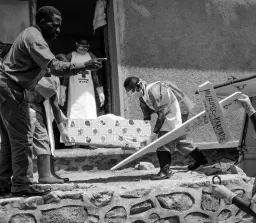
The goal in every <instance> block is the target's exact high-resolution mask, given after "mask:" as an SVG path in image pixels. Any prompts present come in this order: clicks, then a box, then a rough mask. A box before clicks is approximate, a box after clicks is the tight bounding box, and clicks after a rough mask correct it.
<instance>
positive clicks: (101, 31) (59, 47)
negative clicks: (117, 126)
mask: <svg viewBox="0 0 256 223" xmlns="http://www.w3.org/2000/svg"><path fill="white" fill-rule="evenodd" d="M45 5H51V6H54V7H56V8H57V9H58V10H59V11H60V12H61V14H62V18H63V23H62V30H61V34H60V36H59V37H58V39H57V40H55V41H53V42H52V43H51V44H50V45H51V50H52V51H53V52H54V53H55V54H58V53H65V54H68V53H70V52H72V51H74V50H75V43H76V41H77V39H79V38H81V37H82V38H85V39H86V40H87V41H88V42H89V44H90V51H91V52H92V53H93V54H94V55H96V57H107V56H106V55H107V52H106V49H108V47H107V46H106V44H107V41H106V39H107V37H106V33H107V30H106V29H107V26H104V27H100V28H98V29H97V30H96V31H95V32H94V30H93V18H94V11H95V6H96V0H86V1H84V0H72V1H59V0H37V8H40V7H42V6H45ZM105 43H106V44H105ZM107 63H108V62H104V67H103V68H102V69H101V70H100V71H99V79H100V82H101V84H102V85H103V87H104V91H105V96H106V102H105V106H104V107H103V108H99V100H98V96H97V94H96V102H97V110H98V115H102V114H106V113H110V112H111V106H110V105H111V102H110V101H111V96H110V92H111V90H110V82H111V81H110V76H109V74H108V73H109V72H108V69H107V68H108V64H107Z"/></svg>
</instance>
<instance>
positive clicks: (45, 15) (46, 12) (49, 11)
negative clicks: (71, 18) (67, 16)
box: [36, 6, 61, 23]
mask: <svg viewBox="0 0 256 223" xmlns="http://www.w3.org/2000/svg"><path fill="white" fill-rule="evenodd" d="M54 15H59V16H61V13H60V12H59V10H58V9H56V8H54V7H53V6H43V7H41V8H40V9H38V11H37V12H36V23H39V22H40V21H41V20H42V19H44V20H45V21H50V20H51V19H52V17H53V16H54Z"/></svg>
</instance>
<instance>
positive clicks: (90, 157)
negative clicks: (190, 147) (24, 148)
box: [34, 148, 238, 172]
mask: <svg viewBox="0 0 256 223" xmlns="http://www.w3.org/2000/svg"><path fill="white" fill-rule="evenodd" d="M134 152H135V150H132V149H125V148H98V149H95V150H90V149H83V148H76V149H60V150H56V151H55V170H56V171H59V170H63V171H91V170H110V169H111V168H112V167H113V166H114V165H116V164H117V163H119V162H120V161H122V160H123V159H125V158H127V157H128V156H130V155H131V154H133V153H134ZM203 153H204V154H205V156H206V157H207V159H208V161H209V164H213V163H216V162H230V161H234V160H236V159H237V157H238V151H237V149H236V148H225V149H207V150H203ZM139 162H150V163H153V164H154V166H155V167H158V166H159V163H158V160H157V157H156V153H155V152H154V153H148V154H146V155H145V156H143V157H141V158H139V159H137V160H135V161H133V162H131V163H129V164H127V165H126V166H125V167H124V168H129V167H134V166H135V165H136V164H138V163H139ZM192 162H193V159H192V158H191V157H190V156H182V155H181V154H180V153H179V152H174V153H173V155H172V165H173V166H182V165H188V164H190V163H192ZM36 171H37V166H36V160H34V172H36Z"/></svg>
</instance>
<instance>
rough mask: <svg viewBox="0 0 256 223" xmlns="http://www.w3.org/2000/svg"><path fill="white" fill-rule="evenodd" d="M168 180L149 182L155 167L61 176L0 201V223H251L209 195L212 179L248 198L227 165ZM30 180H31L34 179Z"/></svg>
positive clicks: (177, 173)
mask: <svg viewBox="0 0 256 223" xmlns="http://www.w3.org/2000/svg"><path fill="white" fill-rule="evenodd" d="M171 169H172V171H173V176H172V177H171V179H167V180H162V181H151V180H150V179H149V177H150V175H151V174H152V173H157V171H158V170H159V169H158V168H153V169H149V170H135V169H134V168H128V169H123V170H119V171H114V172H112V171H86V172H85V171H80V172H78V171H68V172H66V171H64V170H61V171H59V172H58V174H60V175H61V176H65V177H70V179H71V182H70V183H68V184H62V185H38V186H39V187H43V188H45V187H51V188H52V192H51V193H50V194H48V195H46V196H43V197H32V198H10V197H8V196H7V197H5V198H2V199H0V223H105V222H106V223H205V222H214V223H215V222H216V223H217V222H218V223H224V222H226V223H233V222H242V223H249V222H252V218H251V217H250V216H247V215H246V214H245V213H243V212H241V211H240V210H238V208H236V207H235V206H234V205H228V204H226V203H225V202H224V201H220V200H219V199H215V198H213V197H212V196H211V184H212V175H215V174H219V175H220V176H221V178H222V183H223V184H224V185H226V186H227V187H228V188H230V189H231V190H232V191H234V192H235V193H237V194H239V196H241V197H243V198H245V199H248V198H249V197H250V196H251V190H252V185H253V179H252V178H249V177H247V176H246V175H245V174H244V173H243V172H242V170H241V169H239V168H236V167H235V166H234V165H232V164H230V163H220V164H216V165H213V166H208V167H205V168H201V169H199V170H198V171H197V172H192V171H189V172H186V168H185V167H179V166H175V167H172V168H171ZM35 179H37V175H36V174H35Z"/></svg>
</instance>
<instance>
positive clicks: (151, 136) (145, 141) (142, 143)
mask: <svg viewBox="0 0 256 223" xmlns="http://www.w3.org/2000/svg"><path fill="white" fill-rule="evenodd" d="M156 138H157V134H156V133H154V132H153V133H152V134H151V135H150V136H149V137H148V138H147V139H145V140H143V141H142V142H140V144H141V145H142V146H143V145H144V146H146V145H148V144H150V143H151V142H153V141H155V140H156Z"/></svg>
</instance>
